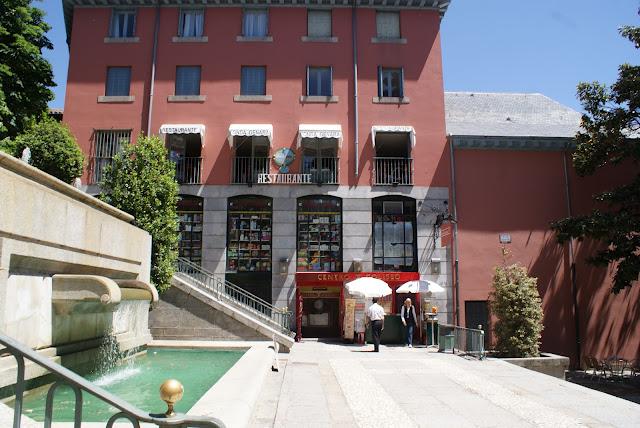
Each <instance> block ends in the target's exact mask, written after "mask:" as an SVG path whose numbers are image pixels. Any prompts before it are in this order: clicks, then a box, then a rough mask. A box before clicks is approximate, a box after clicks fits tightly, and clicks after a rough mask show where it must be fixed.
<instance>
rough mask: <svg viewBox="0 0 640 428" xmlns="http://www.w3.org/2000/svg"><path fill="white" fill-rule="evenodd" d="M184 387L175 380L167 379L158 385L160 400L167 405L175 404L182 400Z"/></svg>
mask: <svg viewBox="0 0 640 428" xmlns="http://www.w3.org/2000/svg"><path fill="white" fill-rule="evenodd" d="M182 394H184V387H183V386H182V384H181V383H180V382H179V381H177V380H175V379H167V380H165V381H164V382H163V383H162V385H160V398H162V401H164V402H165V403H167V404H175V403H177V402H178V401H180V400H182Z"/></svg>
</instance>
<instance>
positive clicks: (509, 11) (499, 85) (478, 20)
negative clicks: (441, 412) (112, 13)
mask: <svg viewBox="0 0 640 428" xmlns="http://www.w3.org/2000/svg"><path fill="white" fill-rule="evenodd" d="M34 4H35V5H37V6H38V7H40V8H42V9H44V10H45V12H46V13H47V16H46V20H47V22H48V23H49V24H50V25H51V27H52V29H51V30H50V31H49V34H48V36H49V39H50V40H51V41H52V43H53V45H54V49H53V51H45V52H44V55H45V57H46V58H47V59H48V60H49V61H50V62H51V64H52V65H53V74H54V79H55V81H56V83H57V85H58V86H57V87H56V88H54V93H55V99H54V100H53V101H52V102H51V103H49V106H50V107H54V108H63V107H64V93H65V83H66V79H67V64H68V61H69V50H68V48H67V44H66V42H65V40H66V33H65V28H64V18H63V15H62V0H43V1H35V2H34ZM639 7H640V0H605V1H603V0H452V1H451V5H450V6H449V10H448V11H447V14H446V15H445V17H444V19H443V21H442V27H441V40H442V53H443V54H442V61H443V73H444V86H445V90H447V91H476V92H520V93H522V92H539V93H542V94H544V95H547V96H549V97H551V98H553V99H555V100H556V101H558V102H560V103H562V104H565V105H567V106H569V107H572V108H574V109H576V110H579V111H580V110H581V107H580V103H579V102H578V100H577V99H576V95H575V94H576V85H577V84H578V82H581V81H594V80H597V81H600V82H602V83H607V84H611V83H613V82H614V81H615V79H616V76H617V67H618V65H620V64H622V63H624V62H630V63H636V64H637V63H638V51H637V50H636V49H635V48H634V47H633V46H632V44H631V43H630V42H629V41H627V40H626V39H623V38H622V37H620V36H619V34H618V28H619V27H620V26H621V25H625V24H629V25H640V17H638V14H637V11H638V8H639Z"/></svg>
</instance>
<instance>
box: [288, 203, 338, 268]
mask: <svg viewBox="0 0 640 428" xmlns="http://www.w3.org/2000/svg"><path fill="white" fill-rule="evenodd" d="M330 202H331V204H328V203H327V201H317V200H306V201H302V202H300V203H299V209H298V255H297V263H296V264H297V270H298V271H300V272H305V271H320V272H323V271H324V272H342V214H341V212H340V208H339V202H338V201H333V200H331V201H330ZM327 205H328V206H327ZM332 205H334V206H332ZM301 208H302V209H304V208H307V209H314V208H315V209H322V208H325V209H326V208H330V209H331V208H332V209H333V210H334V211H303V210H302V209H301Z"/></svg>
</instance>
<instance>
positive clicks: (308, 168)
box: [302, 157, 339, 184]
mask: <svg viewBox="0 0 640 428" xmlns="http://www.w3.org/2000/svg"><path fill="white" fill-rule="evenodd" d="M338 160H339V158H335V157H322V158H305V159H304V160H303V161H302V173H303V174H310V175H311V181H312V182H313V183H318V184H338Z"/></svg>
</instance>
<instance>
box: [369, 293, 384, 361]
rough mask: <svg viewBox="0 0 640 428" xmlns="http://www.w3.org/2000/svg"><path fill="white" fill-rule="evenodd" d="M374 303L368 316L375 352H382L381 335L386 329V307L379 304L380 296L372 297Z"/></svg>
mask: <svg viewBox="0 0 640 428" xmlns="http://www.w3.org/2000/svg"><path fill="white" fill-rule="evenodd" d="M371 301H372V302H373V304H372V305H371V306H369V309H367V318H368V319H369V323H370V324H371V333H372V334H373V352H380V335H381V334H382V330H384V308H383V307H382V306H380V305H379V304H378V298H377V297H374V298H373V299H371Z"/></svg>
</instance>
